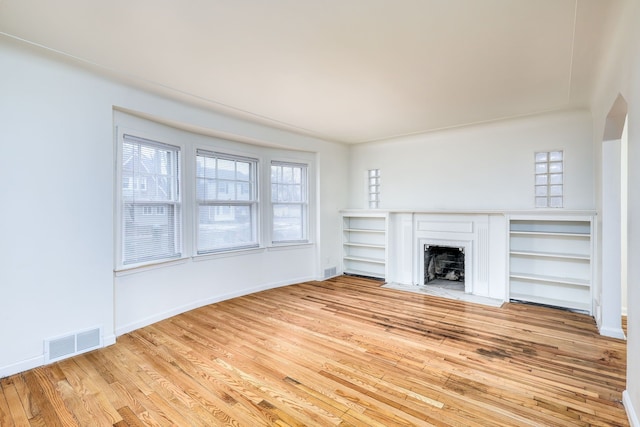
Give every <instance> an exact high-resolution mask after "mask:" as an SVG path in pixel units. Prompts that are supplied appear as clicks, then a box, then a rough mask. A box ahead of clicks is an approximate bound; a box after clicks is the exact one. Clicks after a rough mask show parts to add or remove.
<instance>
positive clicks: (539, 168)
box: [536, 163, 547, 173]
mask: <svg viewBox="0 0 640 427" xmlns="http://www.w3.org/2000/svg"><path fill="white" fill-rule="evenodd" d="M536 173H547V164H546V163H536Z"/></svg>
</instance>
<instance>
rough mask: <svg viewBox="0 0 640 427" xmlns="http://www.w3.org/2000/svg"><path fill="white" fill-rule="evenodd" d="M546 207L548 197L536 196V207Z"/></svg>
mask: <svg viewBox="0 0 640 427" xmlns="http://www.w3.org/2000/svg"><path fill="white" fill-rule="evenodd" d="M546 207H547V198H546V197H536V208H546Z"/></svg>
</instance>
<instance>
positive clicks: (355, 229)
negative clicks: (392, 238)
mask: <svg viewBox="0 0 640 427" xmlns="http://www.w3.org/2000/svg"><path fill="white" fill-rule="evenodd" d="M344 231H347V232H353V233H378V234H384V233H386V231H385V230H374V229H369V230H367V229H365V228H345V229H344Z"/></svg>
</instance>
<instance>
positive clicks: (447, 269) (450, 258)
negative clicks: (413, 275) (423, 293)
mask: <svg viewBox="0 0 640 427" xmlns="http://www.w3.org/2000/svg"><path fill="white" fill-rule="evenodd" d="M464 258H465V255H464V248H463V247H450V246H436V245H424V284H425V285H434V284H442V283H443V282H444V283H447V281H448V282H461V283H464V276H465V268H464Z"/></svg>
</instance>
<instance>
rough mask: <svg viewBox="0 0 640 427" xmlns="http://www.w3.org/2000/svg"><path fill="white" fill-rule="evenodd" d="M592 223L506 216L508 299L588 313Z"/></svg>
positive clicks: (587, 219)
mask: <svg viewBox="0 0 640 427" xmlns="http://www.w3.org/2000/svg"><path fill="white" fill-rule="evenodd" d="M592 223H593V221H592V217H591V216H548V217H547V216H515V215H514V216H511V217H510V219H509V298H510V299H511V300H519V301H527V302H534V303H539V304H546V305H551V306H556V307H563V308H569V309H573V310H580V311H585V312H588V313H591V312H592V297H591V283H592V274H593V273H592V254H593V243H592Z"/></svg>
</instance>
